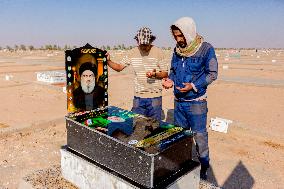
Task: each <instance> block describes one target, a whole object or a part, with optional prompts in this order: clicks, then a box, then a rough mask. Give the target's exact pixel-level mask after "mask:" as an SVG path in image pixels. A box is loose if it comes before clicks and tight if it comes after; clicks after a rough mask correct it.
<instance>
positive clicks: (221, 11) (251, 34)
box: [0, 0, 284, 48]
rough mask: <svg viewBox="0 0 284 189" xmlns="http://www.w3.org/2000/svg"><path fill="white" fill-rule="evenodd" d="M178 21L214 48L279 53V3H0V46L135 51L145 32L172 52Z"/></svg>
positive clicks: (283, 29)
mask: <svg viewBox="0 0 284 189" xmlns="http://www.w3.org/2000/svg"><path fill="white" fill-rule="evenodd" d="M182 16H190V17H192V18H194V19H195V21H196V25H197V31H198V33H200V34H201V35H203V36H204V38H205V40H206V41H208V42H210V43H211V44H212V45H213V46H215V47H236V48H238V47H246V48H248V47H257V48H259V47H264V48H273V47H276V48H284V1H282V0H247V1H246V0H238V1H237V0H203V1H202V0H201V1H197V0H100V1H98V0H93V1H91V0H81V1H79V0H0V46H1V47H5V46H6V45H10V46H12V47H13V46H14V45H15V44H18V45H19V44H24V45H34V46H36V47H40V46H44V45H46V44H57V45H60V46H64V45H65V44H68V45H76V46H83V45H84V44H85V43H87V42H88V43H90V44H91V45H93V46H102V45H111V46H113V45H117V44H125V45H135V41H134V39H133V37H134V35H135V33H136V31H137V30H138V29H139V27H141V26H149V27H150V28H151V29H152V31H153V33H154V34H155V35H156V36H157V39H156V41H155V44H156V45H157V46H160V47H161V46H166V47H168V46H171V47H173V46H174V40H173V38H172V36H171V35H170V30H169V27H170V25H171V24H172V23H173V22H174V21H175V20H176V19H178V18H179V17H182Z"/></svg>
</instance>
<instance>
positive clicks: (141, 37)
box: [134, 27, 156, 45]
mask: <svg viewBox="0 0 284 189" xmlns="http://www.w3.org/2000/svg"><path fill="white" fill-rule="evenodd" d="M134 39H136V40H137V42H138V44H139V45H141V44H146V45H149V44H151V43H152V42H153V41H154V40H155V39H156V37H155V36H154V35H153V34H152V31H151V30H150V28H147V27H142V28H140V29H139V30H138V31H137V34H136V36H135V37H134Z"/></svg>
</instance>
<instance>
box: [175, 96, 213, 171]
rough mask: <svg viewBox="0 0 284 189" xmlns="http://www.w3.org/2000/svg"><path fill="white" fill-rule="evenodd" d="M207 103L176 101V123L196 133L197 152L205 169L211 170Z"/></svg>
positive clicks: (204, 101)
mask: <svg viewBox="0 0 284 189" xmlns="http://www.w3.org/2000/svg"><path fill="white" fill-rule="evenodd" d="M207 112H208V109H207V101H206V100H202V101H191V102H184V101H183V102H179V101H176V100H175V109H174V122H175V124H176V125H178V126H180V127H183V128H186V129H191V130H192V131H194V132H195V133H196V135H195V136H194V140H195V142H196V151H197V153H198V154H197V155H198V158H199V161H200V163H201V166H202V167H203V168H209V147H208V133H207V129H206V123H207Z"/></svg>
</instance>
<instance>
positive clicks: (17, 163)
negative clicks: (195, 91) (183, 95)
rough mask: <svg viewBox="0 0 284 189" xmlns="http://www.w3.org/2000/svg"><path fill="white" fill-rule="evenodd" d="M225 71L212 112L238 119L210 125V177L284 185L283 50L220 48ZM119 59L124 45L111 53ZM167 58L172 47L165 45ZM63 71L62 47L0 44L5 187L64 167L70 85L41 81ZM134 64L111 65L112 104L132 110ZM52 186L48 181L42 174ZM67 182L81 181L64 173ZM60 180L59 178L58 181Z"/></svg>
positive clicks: (167, 112) (226, 183)
mask: <svg viewBox="0 0 284 189" xmlns="http://www.w3.org/2000/svg"><path fill="white" fill-rule="evenodd" d="M216 53H217V58H218V61H219V77H218V80H217V81H215V82H214V83H213V84H212V85H211V86H209V89H208V109H209V112H208V128H209V121H210V118H213V117H221V118H225V119H229V120H232V123H231V124H229V128H228V132H227V133H221V132H216V131H212V130H211V129H210V128H209V129H208V132H209V146H210V156H211V168H210V171H209V181H210V182H212V183H214V184H216V185H218V186H221V187H223V188H229V189H231V188H256V189H258V188H284V171H283V170H284V135H283V133H284V116H283V112H284V95H283V94H284V51H280V50H278V51H276V50H274V51H273V50H270V51H268V50H259V51H258V52H255V51H254V50H241V51H240V52H239V51H237V50H218V51H216ZM111 54H112V58H113V59H114V60H119V59H120V58H121V57H122V56H123V52H119V53H116V52H115V51H112V52H111ZM165 55H166V57H167V59H166V60H167V61H169V60H170V55H171V53H170V52H169V51H165ZM57 70H61V71H62V70H64V52H63V51H24V52H3V51H0V105H1V108H0V115H1V116H0V152H1V153H0V188H1V189H2V188H9V189H14V188H17V187H18V185H19V183H20V182H21V180H22V178H24V177H26V176H27V175H29V174H31V173H33V172H35V171H38V170H46V169H55V170H58V167H59V166H60V151H59V150H60V148H61V146H63V145H65V144H66V128H65V119H64V116H66V114H67V111H66V108H67V106H66V94H65V93H64V92H63V90H62V87H63V85H52V84H47V83H43V82H38V81H37V79H36V73H37V72H43V71H57ZM132 82H133V75H132V71H131V69H130V68H127V69H126V70H124V71H122V72H120V73H116V72H114V71H112V70H109V104H110V105H113V106H118V107H121V108H124V109H128V110H130V109H131V105H132V97H133V83H132ZM173 101H174V97H173V94H172V90H164V91H163V110H164V119H165V120H167V121H169V122H171V121H172V119H173ZM38 182H45V184H46V185H48V183H49V181H48V180H40V181H38ZM58 182H60V183H61V184H63V186H64V187H65V188H74V186H72V185H71V184H70V183H68V182H66V181H64V179H62V178H61V179H59V180H58ZM58 186H59V185H58Z"/></svg>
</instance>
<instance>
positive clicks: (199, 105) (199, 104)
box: [189, 101, 208, 115]
mask: <svg viewBox="0 0 284 189" xmlns="http://www.w3.org/2000/svg"><path fill="white" fill-rule="evenodd" d="M189 111H190V113H191V114H192V115H202V114H206V113H207V112H208V108H207V102H206V101H196V102H192V103H191V104H190V106H189Z"/></svg>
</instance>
